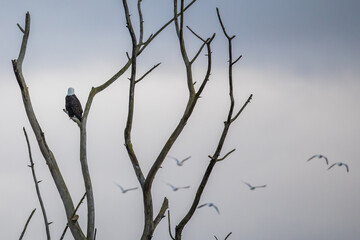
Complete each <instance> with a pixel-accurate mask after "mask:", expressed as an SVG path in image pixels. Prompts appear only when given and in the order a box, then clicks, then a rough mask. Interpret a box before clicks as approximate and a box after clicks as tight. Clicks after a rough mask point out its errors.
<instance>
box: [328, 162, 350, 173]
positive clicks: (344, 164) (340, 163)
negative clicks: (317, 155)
mask: <svg viewBox="0 0 360 240" xmlns="http://www.w3.org/2000/svg"><path fill="white" fill-rule="evenodd" d="M335 165H337V166H339V167H341V166H344V167H345V168H346V171H347V172H349V166H348V165H347V164H346V163H342V162H337V163H334V164H333V165H331V166H330V167H329V168H328V170H329V169H330V168H332V167H333V166H335Z"/></svg>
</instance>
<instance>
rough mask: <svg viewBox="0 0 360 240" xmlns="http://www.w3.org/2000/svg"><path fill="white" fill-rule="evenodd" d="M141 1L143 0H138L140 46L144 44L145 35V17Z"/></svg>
mask: <svg viewBox="0 0 360 240" xmlns="http://www.w3.org/2000/svg"><path fill="white" fill-rule="evenodd" d="M141 2H142V0H138V4H137V7H138V14H139V25H140V26H139V28H140V34H139V46H141V45H142V44H143V37H144V19H143V15H142V11H141Z"/></svg>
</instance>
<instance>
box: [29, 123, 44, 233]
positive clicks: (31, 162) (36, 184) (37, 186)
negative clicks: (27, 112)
mask: <svg viewBox="0 0 360 240" xmlns="http://www.w3.org/2000/svg"><path fill="white" fill-rule="evenodd" d="M23 131H24V135H25V139H26V143H27V147H28V151H29V159H30V165H29V167H30V168H31V172H32V175H33V179H34V183H35V189H36V194H37V196H38V199H39V203H40V207H41V211H42V214H43V218H44V224H45V230H46V237H47V239H48V240H50V230H49V222H48V220H47V216H46V211H45V206H44V203H43V200H42V197H41V194H40V188H39V183H40V181H38V180H37V178H36V174H35V167H34V162H33V159H32V154H31V148H30V142H29V138H28V135H27V133H26V130H25V127H23Z"/></svg>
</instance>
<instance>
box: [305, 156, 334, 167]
mask: <svg viewBox="0 0 360 240" xmlns="http://www.w3.org/2000/svg"><path fill="white" fill-rule="evenodd" d="M313 158H323V159H325V161H326V164H327V165H329V161H328V159H327V157H325V156H324V155H321V154H316V155H314V156H312V157H311V158H309V159H308V160H307V162H308V161H310V160H311V159H313Z"/></svg>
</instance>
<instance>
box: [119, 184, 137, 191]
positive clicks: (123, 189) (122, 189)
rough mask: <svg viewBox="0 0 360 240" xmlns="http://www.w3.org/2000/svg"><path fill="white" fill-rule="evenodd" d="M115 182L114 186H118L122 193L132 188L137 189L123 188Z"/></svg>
mask: <svg viewBox="0 0 360 240" xmlns="http://www.w3.org/2000/svg"><path fill="white" fill-rule="evenodd" d="M115 184H116V186H118V187H119V188H120V190H121V192H122V193H126V192H128V191H132V190H136V189H138V188H137V187H134V188H127V189H125V188H123V187H122V186H121V185H120V184H117V183H115Z"/></svg>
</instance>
